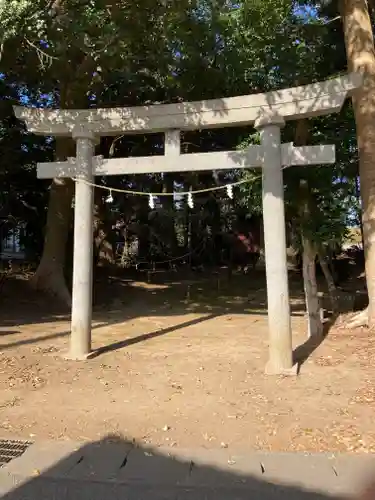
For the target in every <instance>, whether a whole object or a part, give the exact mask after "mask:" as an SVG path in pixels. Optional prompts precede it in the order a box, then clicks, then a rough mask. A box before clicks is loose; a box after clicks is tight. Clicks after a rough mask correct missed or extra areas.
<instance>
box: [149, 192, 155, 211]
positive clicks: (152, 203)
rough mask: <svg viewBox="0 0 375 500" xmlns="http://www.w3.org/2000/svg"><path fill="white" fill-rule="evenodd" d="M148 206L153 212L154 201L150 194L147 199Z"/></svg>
mask: <svg viewBox="0 0 375 500" xmlns="http://www.w3.org/2000/svg"><path fill="white" fill-rule="evenodd" d="M148 206H149V207H150V208H151V210H153V209H154V208H155V200H154V197H153V195H152V194H150V195H149V197H148Z"/></svg>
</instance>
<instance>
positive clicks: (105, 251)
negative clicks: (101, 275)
mask: <svg viewBox="0 0 375 500" xmlns="http://www.w3.org/2000/svg"><path fill="white" fill-rule="evenodd" d="M93 229H94V266H95V268H96V267H97V266H100V267H107V266H111V265H113V264H114V263H115V251H114V241H111V239H112V240H113V234H111V232H112V224H111V220H108V218H107V207H106V205H105V204H104V202H103V199H102V196H101V193H100V191H99V190H96V192H95V206H94V228H93ZM111 237H112V238H111Z"/></svg>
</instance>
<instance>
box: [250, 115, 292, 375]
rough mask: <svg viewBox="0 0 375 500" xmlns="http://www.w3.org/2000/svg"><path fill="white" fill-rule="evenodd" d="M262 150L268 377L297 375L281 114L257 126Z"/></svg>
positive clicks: (260, 118) (263, 118)
mask: <svg viewBox="0 0 375 500" xmlns="http://www.w3.org/2000/svg"><path fill="white" fill-rule="evenodd" d="M254 126H255V128H256V129H257V130H259V131H260V139H261V148H262V174H263V182H262V190H263V192H262V200H263V227H264V250H265V257H266V276H267V302H268V328H269V358H268V363H267V365H266V373H267V374H270V375H272V374H285V375H294V374H295V373H296V369H295V367H293V347H292V327H291V320H290V305H289V286H288V270H287V256H286V234H285V233H286V229H285V210H284V182H283V171H282V154H281V140H280V137H281V128H282V127H283V126H284V119H283V117H282V116H279V115H277V114H272V113H271V114H269V113H266V114H265V115H263V116H262V115H261V116H260V117H259V118H258V119H257V120H256V121H255V123H254Z"/></svg>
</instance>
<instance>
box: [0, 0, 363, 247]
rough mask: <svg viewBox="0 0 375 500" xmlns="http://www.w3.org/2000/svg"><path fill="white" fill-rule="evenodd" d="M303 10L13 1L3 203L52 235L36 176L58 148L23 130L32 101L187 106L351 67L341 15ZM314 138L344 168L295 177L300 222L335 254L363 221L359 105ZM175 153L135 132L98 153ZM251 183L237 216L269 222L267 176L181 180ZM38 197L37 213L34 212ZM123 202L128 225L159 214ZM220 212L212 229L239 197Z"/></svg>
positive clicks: (293, 205) (119, 0) (6, 27)
mask: <svg viewBox="0 0 375 500" xmlns="http://www.w3.org/2000/svg"><path fill="white" fill-rule="evenodd" d="M304 4H305V3H304ZM295 6H296V3H291V2H290V1H289V0H278V1H275V0H241V1H239V2H236V3H232V2H228V1H227V0H217V1H213V0H195V1H189V0H179V1H178V2H175V1H172V2H170V1H157V0H137V1H129V0H106V1H104V0H92V1H90V2H81V1H79V0H59V1H58V0H55V1H51V2H45V1H37V0H34V1H32V2H31V1H26V0H24V1H13V0H2V1H0V27H1V32H0V36H1V38H0V41H1V44H2V58H1V60H0V72H1V73H3V74H5V79H4V80H3V81H0V83H1V84H2V85H3V89H2V92H3V96H4V97H5V99H4V102H5V101H6V102H8V108H7V110H6V111H5V110H4V113H3V114H2V117H0V118H1V125H0V127H1V128H0V132H1V133H0V145H1V150H2V157H1V159H0V176H1V180H2V183H3V184H2V185H3V186H4V189H3V190H2V194H1V203H2V204H3V206H5V205H7V206H10V207H12V208H11V212H12V213H17V217H21V218H22V220H26V221H28V223H29V224H30V225H33V224H34V226H35V227H36V226H37V223H36V221H35V220H34V219H35V218H34V219H33V217H34V215H33V214H35V213H37V214H38V216H37V219H38V222H39V226H40V229H39V233H38V234H39V236H38V237H39V238H40V237H41V234H42V232H43V227H42V225H41V224H40V221H44V217H45V213H46V207H47V199H48V191H47V189H46V185H45V184H44V183H42V182H39V181H37V180H36V179H35V163H36V162H37V161H40V160H48V159H50V158H51V155H52V144H51V143H48V141H46V140H44V139H41V138H37V137H34V136H32V135H30V134H27V133H25V131H24V130H23V129H22V128H21V127H20V125H19V124H16V123H15V122H14V121H13V122H12V118H11V111H10V103H11V102H16V101H18V100H20V99H21V98H24V97H25V96H27V99H28V101H29V104H30V105H36V106H41V105H42V102H44V104H45V103H46V102H48V105H53V106H68V107H95V106H104V107H108V106H127V105H139V104H149V103H154V102H179V101H181V100H195V99H209V98H218V97H225V96H231V95H238V94H248V93H254V92H264V91H268V90H273V89H279V88H282V87H288V86H294V85H299V84H305V83H309V82H311V81H317V80H321V79H324V78H327V77H328V76H329V75H331V74H335V73H337V72H341V71H343V70H344V68H345V50H344V44H343V38H342V34H341V31H340V30H341V27H340V23H337V22H336V21H334V22H328V23H327V19H330V18H333V17H334V16H335V15H336V14H335V12H334V11H332V12H331V11H329V9H328V7H327V6H324V8H323V7H322V8H320V11H319V18H317V17H316V16H314V15H310V16H301V15H299V13H298V11H296V9H295ZM329 8H331V9H332V8H333V7H332V6H331V7H329ZM46 96H47V97H46ZM294 126H295V125H294V124H288V126H287V127H286V128H285V130H284V132H283V140H285V141H293V140H294V132H295V131H294ZM183 141H184V146H183V147H184V151H185V149H186V151H188V152H198V151H215V150H216V151H218V150H226V149H235V148H239V149H243V148H244V147H246V146H247V145H249V144H258V143H259V136H258V134H257V133H255V132H254V130H252V129H249V128H245V129H244V128H243V129H232V130H229V129H222V130H218V131H204V132H200V133H199V134H186V135H185V136H184V139H183ZM309 142H310V143H312V144H330V143H333V144H335V145H336V150H337V161H336V164H335V165H334V166H325V167H321V168H320V167H304V168H290V169H287V170H286V171H285V172H284V179H285V200H286V214H287V219H288V221H289V222H291V223H292V224H293V225H294V226H295V227H298V228H299V229H300V230H304V231H305V232H306V231H309V232H310V233H311V235H314V238H315V239H316V240H317V241H319V242H320V243H321V244H323V245H325V244H327V243H328V242H329V241H333V240H334V241H338V240H340V239H341V238H342V237H343V235H344V233H345V228H346V226H347V225H348V217H349V216H350V217H352V216H353V214H357V213H358V196H357V193H356V179H357V152H356V135H355V126H354V120H353V113H352V110H351V107H350V106H347V107H345V108H344V110H343V111H342V113H340V114H339V115H332V116H330V117H324V118H316V119H313V120H311V121H310V138H309ZM161 148H162V137H160V136H150V137H147V138H144V137H136V138H134V137H127V136H124V137H121V138H116V139H115V142H113V138H110V139H107V138H103V140H102V143H101V146H100V151H98V152H100V153H102V154H104V155H108V154H109V153H111V155H113V156H117V157H119V156H124V155H129V154H132V155H134V154H136V155H142V154H158V153H160V150H161ZM10 166H11V168H10ZM240 178H245V179H247V180H249V181H250V182H249V183H246V184H242V185H241V186H240V187H239V188H236V190H235V193H236V200H235V210H238V211H243V210H245V211H247V213H248V214H249V215H251V214H260V213H261V210H262V207H261V179H260V171H259V170H256V169H255V170H249V171H245V172H241V171H235V172H224V173H222V172H220V173H218V174H217V176H216V177H215V176H213V175H212V173H202V174H195V175H192V174H189V175H186V174H184V175H182V174H177V175H175V176H174V177H173V182H174V185H175V188H176V189H178V188H184V189H189V187H193V188H195V189H198V188H199V187H209V186H212V185H214V184H215V183H217V182H219V183H225V182H232V181H235V180H238V179H240ZM301 179H306V180H307V181H308V184H309V186H310V187H311V196H312V200H313V206H314V210H313V212H314V216H313V218H312V220H309V221H308V222H306V221H303V220H302V218H301V216H300V206H301V199H300V181H301ZM103 182H106V183H108V184H110V185H112V186H118V187H124V188H129V187H130V188H132V189H141V190H145V191H160V190H161V189H163V179H162V178H161V176H152V175H150V176H132V177H127V178H118V177H116V178H113V179H108V178H107V179H105V180H103ZM333 186H335V187H333ZM24 202H25V203H26V204H27V206H32V207H35V208H36V212H35V210H34V211H33V210H32V209H30V208H29V209H26V208H25V206H26V205H25V203H24ZM116 203H117V208H118V209H119V210H120V211H122V213H123V215H124V217H125V218H126V219H129V220H135V219H137V218H138V219H142V218H144V215H143V212H145V207H144V205H142V203H141V202H140V201H139V200H138V199H136V197H135V198H131V199H129V198H126V199H125V198H121V197H117V198H116ZM215 204H216V205H215ZM164 205H165V207H164ZM203 205H204V203H203V202H202V206H203ZM214 205H215V206H218V207H219V208H220V210H219V212H218V213H219V215H217V212H213V211H212V207H211V206H210V208H208V209H203V208H202V211H201V212H200V210H201V209H198V208H196V214H197V216H198V218H199V217H201V218H203V217H204V218H205V220H206V219H207V225H210V227H211V226H213V225H215V224H216V226H221V227H224V226H225V221H226V219H227V218H228V217H229V211H228V210H227V205H228V204H227V200H226V198H225V195H224V194H219V193H217V195H215V203H213V205H212V206H214ZM197 206H200V205H199V203H197ZM204 206H206V205H204ZM20 207H23V208H22V209H21V208H20ZM162 207H164V208H165V212H166V215H165V217H164V219H162V223H161V227H162V228H163V229H162V231H165V232H166V233H168V232H169V233H170V223H169V222H168V221H169V220H170V210H171V207H170V206H168V207H166V204H164V203H162ZM204 210H206V212H207V213H206V212H204ZM215 210H216V209H215ZM203 213H205V215H204V216H203ZM213 213H215V215H214V216H212V217H211V219H210V217H209V216H210V215H211V214H213ZM167 214H168V215H167ZM199 214H200V215H199ZM216 218H217V219H219V220H216ZM142 220H143V219H142ZM215 220H216V221H215ZM30 221H33V222H30ZM155 224H156V223H155ZM34 233H35V231H34ZM35 234H36V233H35ZM38 237H36V239H38Z"/></svg>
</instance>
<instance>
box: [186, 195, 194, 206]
mask: <svg viewBox="0 0 375 500" xmlns="http://www.w3.org/2000/svg"><path fill="white" fill-rule="evenodd" d="M187 204H188V207H189V208H190V209H193V208H194V200H193V195H192V194H191V193H189V194H188V198H187Z"/></svg>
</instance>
